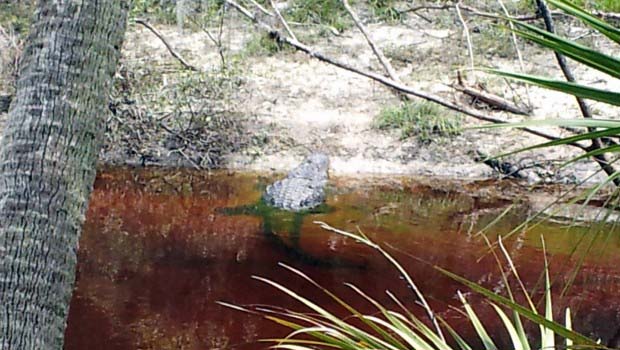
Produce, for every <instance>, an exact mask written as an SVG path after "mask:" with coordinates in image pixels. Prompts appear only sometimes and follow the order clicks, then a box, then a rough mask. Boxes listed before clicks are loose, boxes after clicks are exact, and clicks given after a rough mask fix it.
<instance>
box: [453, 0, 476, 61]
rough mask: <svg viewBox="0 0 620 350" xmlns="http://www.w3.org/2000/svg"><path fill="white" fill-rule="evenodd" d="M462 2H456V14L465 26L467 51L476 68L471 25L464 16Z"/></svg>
mask: <svg viewBox="0 0 620 350" xmlns="http://www.w3.org/2000/svg"><path fill="white" fill-rule="evenodd" d="M460 6H461V2H460V1H459V2H457V3H456V4H454V9H455V10H456V15H457V16H458V17H459V21H460V22H461V25H462V26H463V34H465V39H467V52H468V53H469V65H470V67H471V68H472V69H474V49H473V44H472V43H471V36H470V35H469V27H468V26H467V22H465V19H464V18H463V15H462V14H461V10H460Z"/></svg>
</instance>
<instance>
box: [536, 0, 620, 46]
mask: <svg viewBox="0 0 620 350" xmlns="http://www.w3.org/2000/svg"><path fill="white" fill-rule="evenodd" d="M547 1H548V2H549V3H550V4H552V5H553V6H555V7H557V8H559V9H561V10H562V11H564V12H566V13H568V14H571V15H573V16H575V17H577V18H579V19H580V20H581V21H583V22H584V23H586V24H588V25H590V26H591V27H592V28H594V29H596V30H597V31H599V32H600V33H601V34H603V35H605V36H606V37H608V38H609V39H611V40H613V41H615V42H617V43H618V44H620V30H619V29H618V28H615V27H613V26H611V25H610V24H609V23H607V22H605V21H602V20H600V19H599V18H598V17H596V16H593V15H591V14H590V13H588V12H586V11H584V10H583V9H582V8H580V7H579V6H577V5H575V4H573V3H571V2H570V1H567V0H547Z"/></svg>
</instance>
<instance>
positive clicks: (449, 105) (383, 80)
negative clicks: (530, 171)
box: [225, 0, 587, 151]
mask: <svg viewBox="0 0 620 350" xmlns="http://www.w3.org/2000/svg"><path fill="white" fill-rule="evenodd" d="M225 1H226V3H227V4H229V5H231V6H232V7H234V8H235V9H237V10H238V11H239V12H240V13H241V14H243V15H244V16H246V17H247V18H248V19H250V20H251V21H252V22H254V23H255V24H256V25H257V26H258V27H260V28H262V29H264V30H266V31H268V32H269V33H270V35H271V36H272V37H273V38H275V40H277V41H279V42H281V43H285V44H288V45H290V46H292V47H294V48H296V49H297V50H299V51H302V52H305V53H306V54H307V55H308V56H310V57H312V58H316V59H317V60H319V61H322V62H326V63H329V64H331V65H334V66H336V67H339V68H342V69H344V70H347V71H350V72H353V73H356V74H359V75H361V76H364V77H366V78H369V79H372V80H374V81H377V82H379V83H381V84H383V85H385V86H388V87H390V88H393V89H396V90H398V91H401V92H403V93H406V94H409V95H413V96H416V97H419V98H422V99H425V100H428V101H431V102H435V103H437V104H439V105H441V106H444V107H446V108H449V109H451V110H454V111H457V112H460V113H463V114H465V115H468V116H470V117H473V118H476V119H478V120H483V121H487V122H491V123H495V124H506V123H507V122H506V121H504V120H501V119H498V118H493V117H489V116H487V115H485V114H483V113H480V112H478V111H476V110H473V109H471V108H468V107H465V106H461V105H458V104H456V103H453V102H450V101H448V100H445V99H443V98H441V97H439V96H437V95H434V94H431V93H426V92H422V91H418V90H416V89H414V88H412V87H409V86H407V85H404V84H402V83H400V82H397V81H394V80H392V79H389V78H386V77H384V76H382V75H379V74H376V73H374V72H369V71H365V70H362V69H359V68H355V67H353V66H351V65H349V64H347V63H344V62H341V61H338V60H336V59H333V58H330V57H327V56H325V55H323V54H321V53H320V52H317V51H315V50H313V49H312V48H311V47H309V46H306V45H304V44H302V43H300V42H299V41H297V40H293V39H291V38H287V37H285V36H283V35H282V34H281V33H280V32H279V31H278V30H276V29H274V28H272V27H271V26H269V25H268V24H266V23H264V22H262V21H259V20H258V19H257V18H256V17H255V16H254V15H253V14H252V13H250V12H249V11H248V10H247V9H246V8H244V7H243V6H241V5H239V4H237V3H236V2H235V1H234V0H225ZM519 129H520V130H523V131H525V132H528V133H530V134H532V135H536V136H540V137H542V138H545V139H547V140H552V141H555V140H559V139H560V138H559V137H557V136H554V135H549V134H547V133H544V132H542V131H538V130H534V129H531V128H526V127H523V128H519ZM569 145H571V146H574V147H578V148H580V149H582V150H584V151H586V150H587V147H586V146H584V145H582V144H580V143H577V142H573V143H569Z"/></svg>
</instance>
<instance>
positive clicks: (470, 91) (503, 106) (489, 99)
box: [451, 80, 530, 115]
mask: <svg viewBox="0 0 620 350" xmlns="http://www.w3.org/2000/svg"><path fill="white" fill-rule="evenodd" d="M451 87H452V88H454V89H456V90H458V91H460V92H462V93H464V94H466V95H468V96H471V97H473V98H474V99H476V100H479V101H481V102H483V103H485V104H487V105H489V106H490V107H492V108H495V109H499V110H502V111H506V112H510V113H513V114H519V115H529V114H530V113H529V111H527V110H524V109H522V108H519V107H518V106H515V105H514V104H512V103H510V102H509V101H507V100H506V99H504V98H502V97H499V96H497V95H494V94H491V93H489V92H486V91H482V90H478V89H474V88H472V87H470V86H466V85H465V84H463V82H462V81H461V80H459V83H458V84H452V85H451Z"/></svg>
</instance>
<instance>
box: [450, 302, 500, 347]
mask: <svg viewBox="0 0 620 350" xmlns="http://www.w3.org/2000/svg"><path fill="white" fill-rule="evenodd" d="M457 294H458V297H459V299H460V300H461V303H462V304H463V307H464V308H465V312H466V313H467V317H468V318H469V321H470V322H471V324H472V325H473V326H474V329H475V330H476V333H478V338H480V341H482V344H484V347H485V349H487V350H497V346H496V345H495V343H494V342H493V339H491V337H490V336H489V333H487V330H486V329H485V328H484V325H482V322H480V319H479V318H478V315H476V313H475V312H474V309H472V307H471V306H470V305H469V303H468V302H467V300H466V299H465V297H464V296H463V294H461V292H457Z"/></svg>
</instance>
